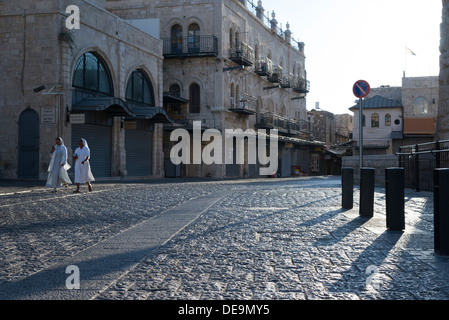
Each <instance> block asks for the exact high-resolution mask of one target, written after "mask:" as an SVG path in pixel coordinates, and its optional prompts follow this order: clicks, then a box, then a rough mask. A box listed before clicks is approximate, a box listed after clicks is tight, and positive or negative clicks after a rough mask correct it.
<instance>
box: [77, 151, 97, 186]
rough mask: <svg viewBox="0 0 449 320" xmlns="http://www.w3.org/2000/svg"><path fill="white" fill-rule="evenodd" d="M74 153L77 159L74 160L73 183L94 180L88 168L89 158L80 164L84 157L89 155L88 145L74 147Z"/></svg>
mask: <svg viewBox="0 0 449 320" xmlns="http://www.w3.org/2000/svg"><path fill="white" fill-rule="evenodd" d="M75 154H76V156H77V157H78V159H77V160H76V162H75V183H87V182H91V181H95V178H94V176H93V175H92V172H91V170H90V164H89V160H87V161H86V162H84V164H82V163H81V162H83V161H84V160H85V159H86V157H90V150H89V148H88V147H86V146H84V147H83V148H79V147H78V148H76V150H75Z"/></svg>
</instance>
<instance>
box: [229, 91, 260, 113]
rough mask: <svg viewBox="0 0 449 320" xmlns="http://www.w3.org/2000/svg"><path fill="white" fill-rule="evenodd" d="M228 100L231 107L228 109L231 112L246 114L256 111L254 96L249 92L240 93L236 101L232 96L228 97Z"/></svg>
mask: <svg viewBox="0 0 449 320" xmlns="http://www.w3.org/2000/svg"><path fill="white" fill-rule="evenodd" d="M230 101H231V107H230V108H229V110H230V111H232V112H236V113H241V114H248V115H249V114H254V113H256V98H255V97H253V96H251V95H249V94H246V93H243V94H240V96H239V98H238V100H237V101H236V99H235V98H234V97H230Z"/></svg>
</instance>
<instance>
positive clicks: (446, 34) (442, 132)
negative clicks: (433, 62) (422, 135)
mask: <svg viewBox="0 0 449 320" xmlns="http://www.w3.org/2000/svg"><path fill="white" fill-rule="evenodd" d="M442 2H443V11H442V23H441V42H440V52H441V55H440V97H439V99H440V103H439V110H438V131H439V139H440V140H446V139H449V0H442Z"/></svg>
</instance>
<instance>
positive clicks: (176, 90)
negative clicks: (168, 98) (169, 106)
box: [168, 84, 181, 97]
mask: <svg viewBox="0 0 449 320" xmlns="http://www.w3.org/2000/svg"><path fill="white" fill-rule="evenodd" d="M168 92H169V93H170V94H171V95H172V96H175V97H180V96H181V88H180V87H179V85H177V84H172V85H171V86H170V88H169V89H168Z"/></svg>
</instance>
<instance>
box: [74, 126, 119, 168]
mask: <svg viewBox="0 0 449 320" xmlns="http://www.w3.org/2000/svg"><path fill="white" fill-rule="evenodd" d="M80 138H84V139H86V140H87V144H88V145H89V149H90V160H89V161H90V167H91V169H92V174H93V175H94V177H110V176H111V158H112V128H111V127H108V126H95V125H89V124H73V125H72V146H71V147H72V153H73V152H74V151H75V150H76V148H78V140H79V139H80ZM68 153H69V157H70V155H71V152H70V150H68ZM71 170H72V169H71Z"/></svg>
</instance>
